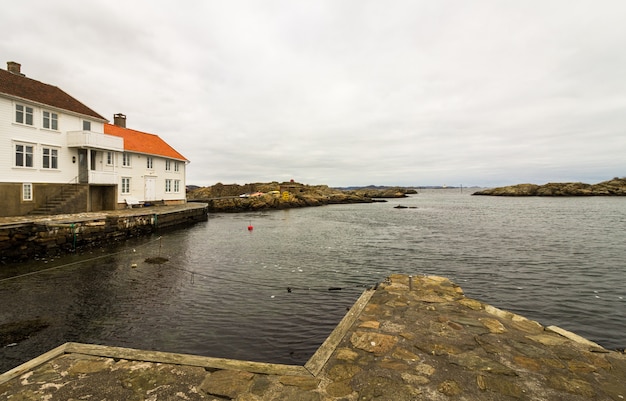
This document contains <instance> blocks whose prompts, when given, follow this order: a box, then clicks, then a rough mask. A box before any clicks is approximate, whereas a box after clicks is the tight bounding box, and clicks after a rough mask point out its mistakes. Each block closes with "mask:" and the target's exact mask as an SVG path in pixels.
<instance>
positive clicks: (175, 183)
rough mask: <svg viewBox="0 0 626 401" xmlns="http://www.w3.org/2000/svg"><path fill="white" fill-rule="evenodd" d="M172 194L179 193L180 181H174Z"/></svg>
mask: <svg viewBox="0 0 626 401" xmlns="http://www.w3.org/2000/svg"><path fill="white" fill-rule="evenodd" d="M174 192H176V193H178V192H180V180H174Z"/></svg>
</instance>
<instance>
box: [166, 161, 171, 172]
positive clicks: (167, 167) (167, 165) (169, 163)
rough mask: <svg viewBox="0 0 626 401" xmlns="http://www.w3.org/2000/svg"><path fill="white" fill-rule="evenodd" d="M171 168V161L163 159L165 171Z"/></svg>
mask: <svg viewBox="0 0 626 401" xmlns="http://www.w3.org/2000/svg"><path fill="white" fill-rule="evenodd" d="M171 170H172V161H171V160H169V159H165V171H171Z"/></svg>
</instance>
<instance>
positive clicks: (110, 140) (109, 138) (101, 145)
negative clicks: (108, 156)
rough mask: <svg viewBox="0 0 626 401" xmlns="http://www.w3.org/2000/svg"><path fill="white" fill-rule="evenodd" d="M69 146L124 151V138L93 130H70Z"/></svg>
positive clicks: (68, 134) (68, 136)
mask: <svg viewBox="0 0 626 401" xmlns="http://www.w3.org/2000/svg"><path fill="white" fill-rule="evenodd" d="M67 146H69V147H70V148H92V149H103V150H114V151H118V152H123V151H124V139H122V138H120V137H117V136H113V135H107V134H103V133H100V132H92V131H70V132H68V133H67Z"/></svg>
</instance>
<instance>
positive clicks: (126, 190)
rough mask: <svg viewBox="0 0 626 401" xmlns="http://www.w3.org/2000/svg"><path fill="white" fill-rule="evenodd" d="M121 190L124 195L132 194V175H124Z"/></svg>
mask: <svg viewBox="0 0 626 401" xmlns="http://www.w3.org/2000/svg"><path fill="white" fill-rule="evenodd" d="M121 192H122V195H128V194H130V177H122V185H121Z"/></svg>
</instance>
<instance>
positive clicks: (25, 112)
mask: <svg viewBox="0 0 626 401" xmlns="http://www.w3.org/2000/svg"><path fill="white" fill-rule="evenodd" d="M20 120H21V121H20ZM29 121H30V122H29ZM15 122H16V123H17V124H22V125H30V126H31V127H32V126H34V125H35V110H34V109H33V108H32V107H30V106H26V105H24V104H21V103H16V104H15Z"/></svg>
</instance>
